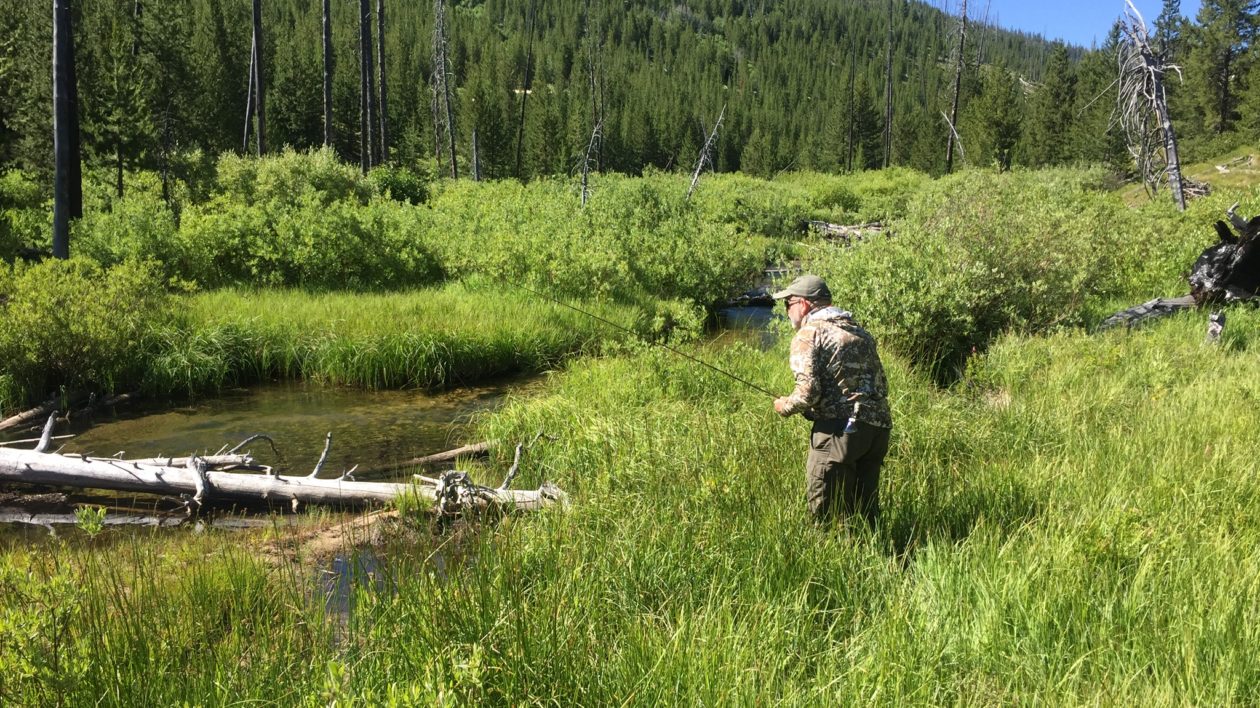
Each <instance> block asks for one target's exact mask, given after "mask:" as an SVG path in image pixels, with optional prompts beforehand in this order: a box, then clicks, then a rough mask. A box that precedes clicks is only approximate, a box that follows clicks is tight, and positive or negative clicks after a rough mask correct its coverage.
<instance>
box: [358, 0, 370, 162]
mask: <svg viewBox="0 0 1260 708" xmlns="http://www.w3.org/2000/svg"><path fill="white" fill-rule="evenodd" d="M371 33H372V17H371V12H370V10H369V7H368V0H359V167H360V168H362V169H363V174H367V173H368V170H370V169H372V92H371V91H370V90H368V84H369V82H370V81H371V77H372V70H371V68H369V67H370V66H371V61H372V38H371V37H372V34H371Z"/></svg>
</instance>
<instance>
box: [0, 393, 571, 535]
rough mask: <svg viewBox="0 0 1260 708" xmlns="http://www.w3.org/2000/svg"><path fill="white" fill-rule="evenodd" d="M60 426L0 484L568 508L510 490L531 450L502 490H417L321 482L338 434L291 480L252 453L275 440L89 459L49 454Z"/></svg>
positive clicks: (438, 508) (419, 480)
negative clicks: (207, 451) (184, 453)
mask: <svg viewBox="0 0 1260 708" xmlns="http://www.w3.org/2000/svg"><path fill="white" fill-rule="evenodd" d="M56 419H57V413H56V412H55V411H54V412H53V413H52V414H51V415H49V417H48V421H47V423H46V424H45V425H44V430H43V435H42V436H41V437H40V440H39V442H38V444H37V445H36V446H35V448H34V449H33V450H19V449H15V448H12V447H0V483H9V482H17V483H24V484H40V485H53V486H60V487H79V488H89V489H106V490H114V491H123V492H143V493H149V494H159V495H166V496H171V497H177V498H180V499H182V500H183V501H184V504H185V506H186V508H187V510H188V513H189V514H190V515H192V514H195V513H196V512H198V511H199V510H200V509H201V508H202V507H203V506H204V505H205V504H207V503H210V502H212V501H216V502H240V501H247V502H260V501H262V502H278V503H284V504H288V505H290V506H291V507H292V508H293V509H294V510H297V509H298V508H299V507H300V506H301V505H305V504H318V505H337V506H356V507H360V506H371V505H379V504H384V503H388V502H391V501H393V500H395V499H397V498H398V497H400V496H403V495H416V496H418V497H420V498H421V499H424V500H427V501H429V502H431V503H433V505H434V506H433V509H434V512H435V513H436V514H438V515H445V516H450V515H458V514H462V513H465V512H470V511H480V510H487V509H502V510H513V509H516V510H534V509H539V508H542V507H544V506H548V505H550V504H553V503H557V502H559V503H561V504H563V503H565V494H564V492H562V491H561V490H560V489H558V488H557V487H555V486H554V485H551V484H549V483H545V484H543V485H542V486H541V487H539V488H538V489H536V490H514V489H509V488H508V486H509V485H510V484H511V482H512V479H513V478H514V477H515V476H516V473H517V471H518V470H519V468H520V462H521V453H522V451H523V449H524V448H525V447H526V446H525V445H517V447H516V457H515V460H514V462H513V464H512V468H511V470H509V472H508V474H507V477H506V478H505V479H504V480H503V484H501V485H499V486H498V487H485V486H482V485H479V484H475V483H473V482H472V480H471V479H470V477H469V476H468V473H466V472H462V471H459V470H450V471H447V472H444V473H442V474H441V475H439V476H438V477H436V478H435V477H423V476H420V475H415V477H414V481H413V482H410V483H398V482H359V481H356V480H355V479H354V475H353V473H354V471H355V470H354V469H350V470H347V471H346V472H343V473H341V474H339V475H337V476H335V477H320V476H319V475H320V473H321V471H322V469H323V466H324V462H325V461H326V460H327V459H328V453H329V450H330V449H331V447H332V434H331V433H329V434H328V436H327V438H326V441H325V445H324V452H323V454H322V455H321V456H320V459H319V462H318V463H316V465H315V468H314V471H312V472H311V473H310V474H308V475H301V476H289V475H281V474H278V473H276V472H275V471H274V470H273V469H272V468H271V467H269V466H267V465H262V464H259V463H258V462H257V461H256V460H255V459H254V457H253V456H252V455H251V454H250V453H249V452H248V451H247V450H245V448H246V446H248V445H249V444H250V443H253V442H255V441H258V440H265V441H267V442H268V443H270V442H271V439H270V438H269V437H267V436H265V435H255V436H253V437H250V438H248V439H246V440H245V441H243V442H241V443H240V444H239V445H236V446H235V447H233V448H231V449H221V450H220V451H219V452H217V453H215V454H213V455H204V456H199V455H191V456H189V457H163V458H146V459H122V458H121V457H89V456H87V455H78V454H59V453H57V452H49V447H50V446H51V444H52V440H53V436H52V430H53V426H54V424H55V422H56ZM535 440H537V438H535ZM273 449H274V445H273Z"/></svg>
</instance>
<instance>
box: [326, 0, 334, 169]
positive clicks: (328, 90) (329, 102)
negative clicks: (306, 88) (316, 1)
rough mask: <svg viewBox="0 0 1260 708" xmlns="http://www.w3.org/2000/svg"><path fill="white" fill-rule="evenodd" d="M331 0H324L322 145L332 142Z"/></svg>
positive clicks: (328, 144) (330, 144)
mask: <svg viewBox="0 0 1260 708" xmlns="http://www.w3.org/2000/svg"><path fill="white" fill-rule="evenodd" d="M331 2H332V0H324V145H325V146H329V147H331V146H332V144H333V49H332V7H331V6H330V5H331Z"/></svg>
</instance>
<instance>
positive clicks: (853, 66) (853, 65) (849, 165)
mask: <svg viewBox="0 0 1260 708" xmlns="http://www.w3.org/2000/svg"><path fill="white" fill-rule="evenodd" d="M852 41H853V57H852V58H851V60H850V61H849V139H848V145H847V146H846V147H847V148H848V155H847V156H846V157H845V163H844V164H845V170H846V171H848V172H852V171H853V130H854V128H855V127H856V121H855V119H856V116H854V115H853V100H854V88H853V75H854V73H855V72H856V71H857V39H856V38H852Z"/></svg>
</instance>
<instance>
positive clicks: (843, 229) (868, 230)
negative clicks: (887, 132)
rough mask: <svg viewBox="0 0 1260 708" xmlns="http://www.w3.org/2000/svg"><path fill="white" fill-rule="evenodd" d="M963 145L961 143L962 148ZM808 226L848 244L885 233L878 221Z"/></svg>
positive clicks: (826, 223)
mask: <svg viewBox="0 0 1260 708" xmlns="http://www.w3.org/2000/svg"><path fill="white" fill-rule="evenodd" d="M961 147H962V146H961V145H959V148H960V149H961ZM806 226H808V227H809V229H810V230H811V231H814V232H815V233H817V234H818V235H819V236H822V237H823V238H827V239H836V240H839V241H843V242H845V243H848V244H852V243H854V242H857V241H863V240H865V239H868V238H871V237H872V236H880V235H883V234H884V233H885V230H884V225H883V224H881V223H880V222H878V221H872V222H869V223H866V224H832V223H830V222H826V221H808V222H806Z"/></svg>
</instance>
